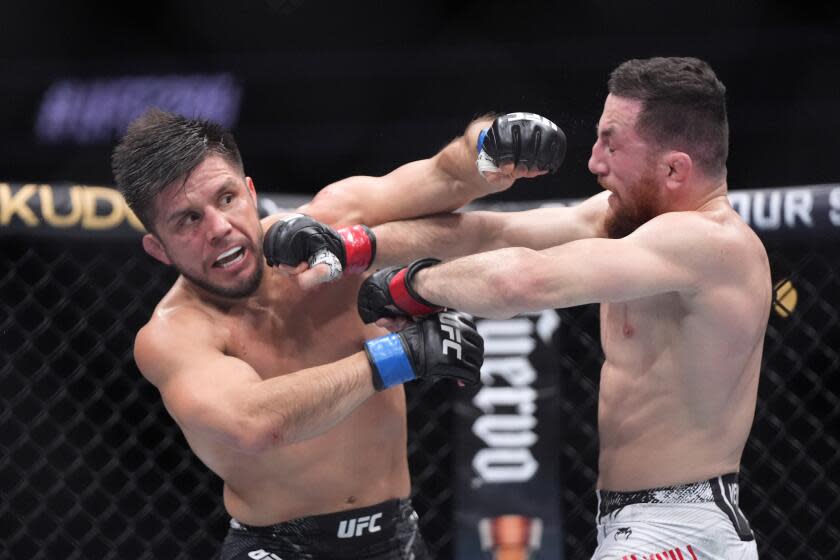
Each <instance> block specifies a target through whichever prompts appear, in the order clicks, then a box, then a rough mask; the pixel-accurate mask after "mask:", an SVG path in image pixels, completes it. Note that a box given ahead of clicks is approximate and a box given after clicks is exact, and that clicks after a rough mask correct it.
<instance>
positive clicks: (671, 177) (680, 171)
mask: <svg viewBox="0 0 840 560" xmlns="http://www.w3.org/2000/svg"><path fill="white" fill-rule="evenodd" d="M663 165H664V168H665V169H664V171H665V186H666V187H667V188H669V189H672V190H673V189H678V188H680V187H682V186H684V185H685V184H686V183H687V182H688V180H689V178H691V171H692V169H693V167H694V162H692V161H691V156H690V155H688V154H687V153H685V152H677V151H673V152H668V153H667V154H665V156H664V158H663Z"/></svg>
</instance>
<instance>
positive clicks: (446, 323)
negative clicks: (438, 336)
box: [440, 312, 461, 360]
mask: <svg viewBox="0 0 840 560" xmlns="http://www.w3.org/2000/svg"><path fill="white" fill-rule="evenodd" d="M440 330H441V332H444V333H446V336H448V337H449V338H448V339H443V345H442V347H441V353H443V354H447V355H448V354H449V350H450V349H451V348H454V349H455V357H456V358H458V359H459V360H460V359H461V329H460V328H458V317H457V316H456V315H455V314H454V313H449V312H444V313H441V314H440Z"/></svg>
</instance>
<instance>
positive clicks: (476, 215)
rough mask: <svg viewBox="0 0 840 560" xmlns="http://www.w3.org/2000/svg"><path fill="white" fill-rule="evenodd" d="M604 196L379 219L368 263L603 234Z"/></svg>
mask: <svg viewBox="0 0 840 560" xmlns="http://www.w3.org/2000/svg"><path fill="white" fill-rule="evenodd" d="M608 196H609V193H608V192H603V193H600V194H597V195H595V196H593V197H591V198H589V199H587V200H585V201H584V202H582V203H581V204H579V205H576V206H570V207H551V208H538V209H535V210H527V211H524V212H490V211H475V212H463V213H457V214H448V215H439V216H431V217H427V218H420V219H414V220H405V221H398V222H390V223H387V224H383V225H380V226H377V227H375V228H374V230H373V231H374V233H375V234H376V239H377V255H376V261H375V262H374V264H373V266H372V268H374V269H375V268H381V267H385V266H391V265H398V264H402V263H406V262H408V261H411V260H413V259H416V258H420V257H424V256H435V257H437V258H440V259H451V258H454V257H460V256H464V255H470V254H473V253H479V252H483V251H491V250H494V249H501V248H504V247H527V248H529V249H535V250H540V249H547V248H549V247H553V246H555V245H561V244H563V243H568V242H569V241H574V240H578V239H586V238H591V237H603V236H604V225H603V224H604V217H605V215H606V212H607V197H608Z"/></svg>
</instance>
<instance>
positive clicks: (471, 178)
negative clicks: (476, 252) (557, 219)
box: [298, 118, 513, 227]
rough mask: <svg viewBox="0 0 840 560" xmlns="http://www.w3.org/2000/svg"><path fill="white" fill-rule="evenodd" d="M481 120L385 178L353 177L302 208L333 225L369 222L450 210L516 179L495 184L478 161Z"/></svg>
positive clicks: (487, 121) (485, 122)
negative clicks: (441, 146)
mask: <svg viewBox="0 0 840 560" xmlns="http://www.w3.org/2000/svg"><path fill="white" fill-rule="evenodd" d="M491 123H492V119H491V118H480V119H477V120H475V121H473V122H472V123H470V125H469V126H468V127H467V130H466V131H465V132H464V135H463V136H459V137H458V138H456V139H454V140H453V141H452V142H450V143H449V144H448V145H447V146H446V147H445V148H443V150H441V151H440V152H438V153H437V154H436V155H435V156H433V157H431V158H429V159H424V160H420V161H415V162H411V163H408V164H405V165H403V166H401V167H399V168H397V169H395V170H394V171H392V172H391V173H389V174H387V175H385V176H384V177H350V178H348V179H344V180H342V181H338V182H336V183H333V184H331V185H327V186H326V187H324V188H323V189H322V190H321V191H320V192H319V193H318V194H317V195H316V196H315V198H314V199H312V201H311V202H309V203H308V204H305V205H303V206H301V207H300V208H299V209H298V211H299V212H301V213H304V214H308V215H310V216H312V217H314V218H316V219H317V220H319V221H322V222H325V223H328V224H330V225H332V226H334V227H342V226H347V225H352V224H366V225H369V226H373V225H377V224H381V223H384V222H388V221H394V220H400V219H407V218H413V217H416V216H424V215H429V214H436V213H440V212H450V211H452V210H455V209H457V208H460V207H461V206H464V205H465V204H467V203H468V202H470V201H472V200H474V199H476V198H479V197H482V196H485V195H487V194H490V193H492V192H495V191H498V190H501V189H503V188H506V187H508V186H510V184H512V183H513V180H512V179H511V180H510V181H509V182H504V181H502V182H496V183H490V182H488V181H486V180H485V179H484V178H483V177H482V175H481V174H480V173H479V172H478V169H477V168H476V165H475V160H476V144H477V142H478V134H479V132H480V131H481V129H483V128H487V127H488V126H490V124H491Z"/></svg>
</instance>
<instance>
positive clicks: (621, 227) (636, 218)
mask: <svg viewBox="0 0 840 560" xmlns="http://www.w3.org/2000/svg"><path fill="white" fill-rule="evenodd" d="M628 191H631V192H632V193H633V194H632V195H631V196H632V197H633V199H634V202H632V203H628V202H627V201H625V200H623V199H619V200H620V201H619V203H618V206H617V208H616V209H614V210H613V209H612V208H611V209H610V210H611V211H610V212H609V213H608V214H607V219H606V222H605V223H604V228H605V229H606V232H607V237H609V238H610V239H621V238H622V237H627V236H628V235H630V234H631V233H633V232H634V231H636V229H637V228H638V227H639V226H641V225H642V224H644V223H646V222H647V221H649V220H651V219H653V218H655V217H656V216H658V215H659V214H660V211H659V204H658V202H659V197H658V191H659V189H658V187H657V185H656V182H655V181H654V180H653V177H651V176H650V175H645V176H643V177H642V178H641V179H639V182H638V183H636V184H635V185H634V186H633V187H631V188H630V189H628Z"/></svg>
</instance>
